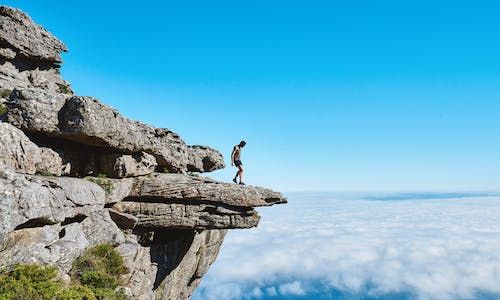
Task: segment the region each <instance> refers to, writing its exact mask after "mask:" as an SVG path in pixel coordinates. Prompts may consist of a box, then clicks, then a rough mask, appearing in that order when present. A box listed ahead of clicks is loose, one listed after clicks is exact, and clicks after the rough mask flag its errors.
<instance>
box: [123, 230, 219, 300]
mask: <svg viewBox="0 0 500 300" xmlns="http://www.w3.org/2000/svg"><path fill="white" fill-rule="evenodd" d="M225 234H226V231H225V230H205V231H202V232H193V231H182V230H180V231H176V230H167V231H155V232H154V233H153V238H152V240H151V244H150V245H148V246H144V245H141V244H139V243H138V242H137V241H136V240H134V239H133V238H130V239H128V240H127V242H126V243H124V244H122V245H120V246H119V247H118V248H117V250H118V251H119V252H120V253H121V254H122V256H123V257H124V260H125V264H126V265H127V267H128V269H129V270H130V273H129V274H128V275H127V276H126V278H125V280H126V282H127V286H128V287H129V288H130V290H131V292H132V294H133V295H134V299H140V300H146V299H176V300H186V299H189V298H190V296H191V295H192V293H193V291H194V289H195V288H196V287H197V286H198V284H199V283H200V280H201V277H203V275H205V274H206V272H207V271H208V268H209V266H210V265H211V264H212V263H213V262H214V261H215V259H216V258H217V255H218V253H219V250H220V246H221V245H222V241H223V240H224V236H225Z"/></svg>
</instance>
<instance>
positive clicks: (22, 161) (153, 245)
mask: <svg viewBox="0 0 500 300" xmlns="http://www.w3.org/2000/svg"><path fill="white" fill-rule="evenodd" d="M63 51H67V48H66V46H65V45H64V44H63V43H62V42H61V41H59V40H58V39H57V38H55V37H54V36H53V35H52V34H51V33H49V32H48V31H46V30H45V29H44V28H42V27H41V26H39V25H37V24H35V23H34V22H33V21H32V20H31V18H30V17H29V16H27V15H26V14H25V13H23V12H21V11H20V10H17V9H14V8H10V7H5V6H0V120H1V122H0V149H1V151H0V267H9V266H12V265H14V264H17V263H37V264H42V265H55V266H57V267H58V269H59V273H60V278H61V279H62V280H64V279H65V278H66V279H67V278H69V274H70V271H71V267H72V264H73V262H74V261H75V259H77V258H78V257H79V256H80V255H81V254H82V253H83V252H84V251H85V250H86V249H88V248H90V247H92V246H95V245H99V244H112V245H113V247H114V248H115V249H116V250H117V251H118V252H119V253H120V254H121V255H122V256H123V257H124V260H125V264H126V267H127V269H128V273H127V274H125V275H124V276H123V277H124V282H125V283H126V284H125V288H126V289H127V291H128V293H129V295H130V296H131V297H132V298H133V299H176V300H177V299H188V298H189V297H190V296H191V294H192V293H193V290H194V289H195V288H196V286H197V285H198V284H199V282H200V280H201V278H202V277H203V275H204V274H205V273H206V272H207V270H208V268H209V266H210V265H211V264H212V263H213V262H214V261H215V259H216V257H217V254H218V251H219V249H220V246H221V244H222V242H223V239H224V235H225V233H226V231H227V230H228V229H235V228H251V227H255V226H257V225H258V223H259V215H258V214H257V212H256V211H255V209H254V208H255V207H258V206H270V205H273V204H279V203H286V199H285V198H284V197H283V195H282V194H280V193H277V192H273V191H271V190H268V189H263V188H259V187H251V186H239V185H235V184H228V183H223V182H218V181H215V180H213V179H210V178H208V177H204V176H202V175H201V174H200V173H205V172H211V171H214V170H217V169H221V168H224V167H225V164H224V159H223V156H222V154H221V153H220V152H219V151H217V150H215V149H212V148H210V147H206V146H198V145H187V144H186V143H185V142H184V141H183V140H182V139H181V137H180V136H179V135H178V134H176V133H175V132H172V131H171V130H168V129H165V128H154V127H152V126H149V125H147V124H144V123H141V122H138V121H134V120H130V119H128V118H126V117H124V116H122V115H121V114H120V113H119V112H117V111H116V110H114V109H112V108H111V107H109V106H107V105H105V104H103V103H101V102H100V101H99V100H97V99H95V98H92V97H82V96H77V95H74V93H73V91H72V89H71V86H70V84H69V83H68V82H67V81H65V80H64V79H63V78H62V77H61V75H60V65H61V63H62V59H61V52H63ZM193 172H195V173H197V174H200V175H192V173H193Z"/></svg>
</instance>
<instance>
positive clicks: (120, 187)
mask: <svg viewBox="0 0 500 300" xmlns="http://www.w3.org/2000/svg"><path fill="white" fill-rule="evenodd" d="M133 185H134V178H123V179H113V178H109V179H108V186H109V189H108V191H107V193H106V204H109V203H117V202H120V201H122V200H123V199H125V198H126V197H128V195H130V191H131V190H132V188H133Z"/></svg>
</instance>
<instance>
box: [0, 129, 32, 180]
mask: <svg viewBox="0 0 500 300" xmlns="http://www.w3.org/2000/svg"><path fill="white" fill-rule="evenodd" d="M0 149H2V151H0V169H5V168H9V169H12V170H16V171H18V172H22V173H27V174H35V172H36V169H37V164H38V163H40V162H41V156H40V154H41V151H40V148H38V146H37V145H35V144H34V143H32V142H31V141H30V140H29V139H28V137H26V136H25V135H24V133H23V132H22V131H21V130H19V129H17V128H15V127H13V126H11V125H10V124H7V123H1V122H0Z"/></svg>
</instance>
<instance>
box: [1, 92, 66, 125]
mask: <svg viewBox="0 0 500 300" xmlns="http://www.w3.org/2000/svg"><path fill="white" fill-rule="evenodd" d="M65 101H66V96H65V95H62V94H53V93H50V92H47V91H45V90H42V89H21V90H14V91H13V92H12V94H11V96H10V98H9V101H8V102H7V103H6V104H7V107H8V113H7V122H9V123H10V124H12V125H14V126H16V127H18V128H20V129H22V130H23V131H27V132H38V133H43V134H48V135H51V134H54V133H58V132H59V127H58V126H59V116H58V113H59V110H61V108H62V107H63V106H64V104H65Z"/></svg>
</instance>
